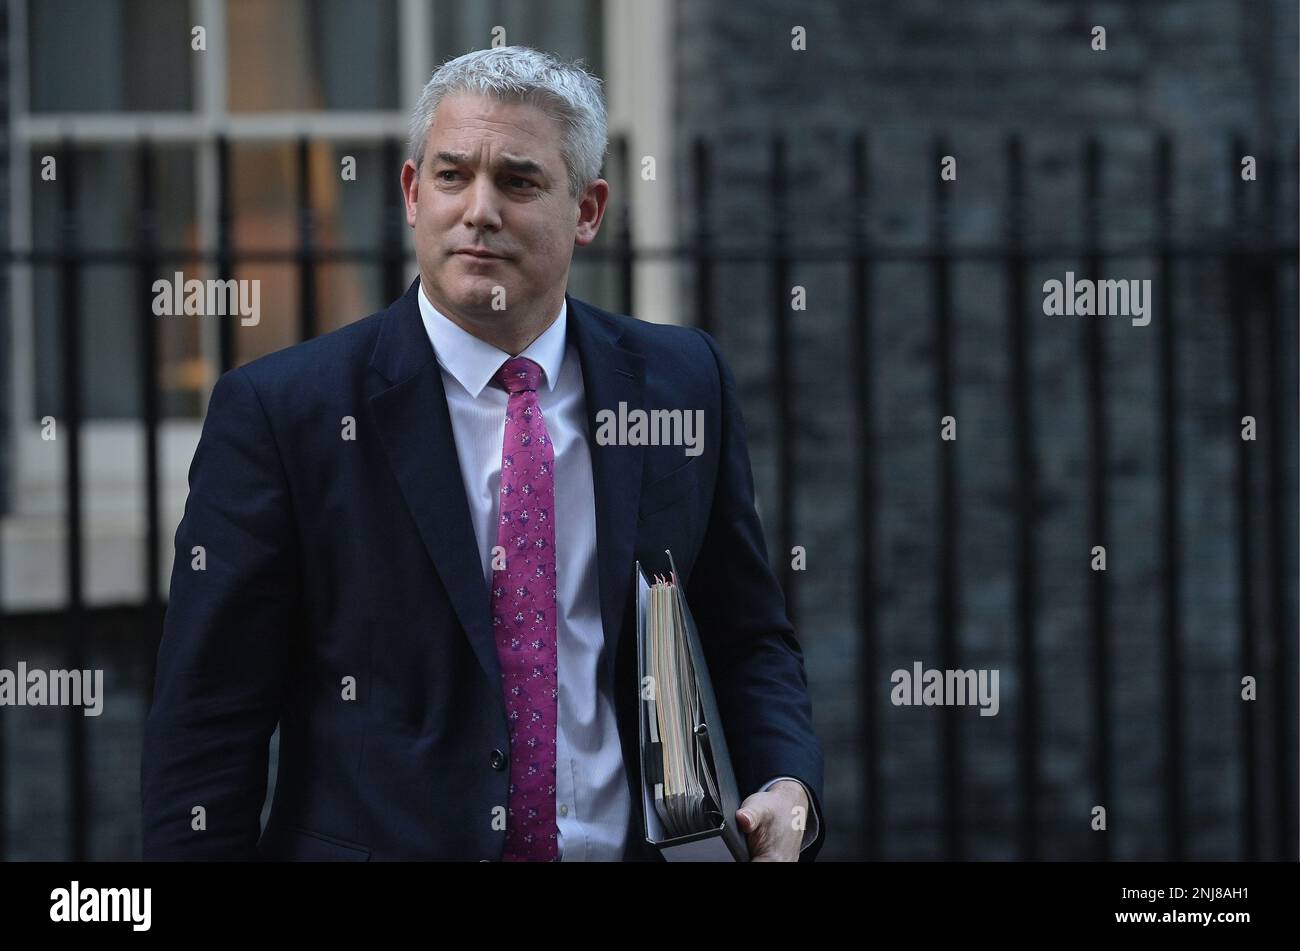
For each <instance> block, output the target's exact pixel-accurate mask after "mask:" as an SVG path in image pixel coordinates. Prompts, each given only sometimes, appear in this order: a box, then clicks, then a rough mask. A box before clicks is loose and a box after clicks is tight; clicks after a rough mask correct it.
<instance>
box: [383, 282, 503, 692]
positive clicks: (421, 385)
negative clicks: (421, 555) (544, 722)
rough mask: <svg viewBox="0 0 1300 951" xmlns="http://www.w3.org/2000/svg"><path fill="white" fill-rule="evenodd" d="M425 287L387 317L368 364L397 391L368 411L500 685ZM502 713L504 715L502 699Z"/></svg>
mask: <svg viewBox="0 0 1300 951" xmlns="http://www.w3.org/2000/svg"><path fill="white" fill-rule="evenodd" d="M419 283H420V281H419V278H418V277H417V278H416V279H415V282H414V283H412V284H411V286H410V288H409V289H408V290H407V292H406V293H405V294H404V295H403V296H402V297H401V299H400V300H398V301H397V302H396V303H394V304H393V305H392V307H390V308H389V310H388V312H387V315H386V316H385V318H384V326H383V329H382V330H381V331H380V335H379V339H378V341H377V342H376V344H375V352H374V355H373V356H372V357H371V361H370V365H371V366H372V367H374V368H375V369H376V370H377V371H379V373H380V374H381V375H382V376H383V377H384V378H385V379H386V380H387V381H389V383H391V384H392V385H391V386H389V387H387V388H386V389H382V390H380V391H379V392H377V393H375V394H374V395H372V396H371V397H370V408H371V413H372V417H373V419H374V422H375V426H376V427H377V428H378V430H379V437H380V441H381V442H382V443H383V446H384V450H385V452H386V453H387V455H388V462H389V465H390V466H391V467H392V469H393V473H394V475H396V476H397V482H398V484H399V485H400V486H401V489H402V497H403V499H405V501H406V505H407V507H408V508H409V509H410V510H411V514H412V516H414V518H415V524H416V526H417V527H418V528H419V532H420V537H421V539H422V540H423V541H424V547H425V549H426V550H427V551H428V552H429V557H430V558H431V559H432V560H433V564H434V567H435V568H436V569H437V571H438V576H439V577H440V578H441V579H442V583H443V585H444V587H445V588H446V589H447V594H448V596H449V597H450V599H451V604H452V607H453V608H454V609H455V611H456V616H457V617H458V618H459V619H460V623H461V626H462V627H463V628H464V629H465V633H466V635H467V636H468V637H469V641H470V645H471V646H472V647H473V650H474V654H475V655H476V656H477V657H478V660H479V663H480V664H481V665H482V667H483V671H484V672H485V673H486V674H487V675H488V678H489V681H490V682H491V683H493V684H496V683H499V682H500V679H501V663H500V661H499V660H498V659H497V649H496V642H495V639H494V637H493V634H492V617H491V610H492V606H491V600H490V597H489V592H488V587H487V583H486V581H484V579H483V567H482V560H481V559H480V557H479V553H478V543H477V541H476V540H475V538H474V527H473V525H472V524H471V522H470V518H469V503H468V502H466V500H465V484H464V482H463V481H462V479H461V474H460V462H459V460H458V458H457V455H456V442H455V438H454V436H453V433H452V428H451V413H450V411H449V410H448V409H447V395H446V392H445V390H444V389H443V385H442V371H441V369H440V368H439V367H438V361H437V359H436V358H435V356H434V352H433V345H432V344H431V343H430V342H429V335H428V333H427V332H426V331H425V329H424V322H423V321H422V320H421V319H420V305H419V301H418V298H417V293H418V288H419ZM501 710H502V716H504V715H505V700H504V698H501Z"/></svg>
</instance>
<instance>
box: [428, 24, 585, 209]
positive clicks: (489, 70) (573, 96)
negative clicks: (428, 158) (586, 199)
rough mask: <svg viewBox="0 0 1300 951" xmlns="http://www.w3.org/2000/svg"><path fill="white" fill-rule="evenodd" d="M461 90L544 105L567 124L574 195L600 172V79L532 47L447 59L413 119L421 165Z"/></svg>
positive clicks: (564, 146) (565, 151) (566, 153)
mask: <svg viewBox="0 0 1300 951" xmlns="http://www.w3.org/2000/svg"><path fill="white" fill-rule="evenodd" d="M458 92H471V93H478V94H480V95H487V96H492V97H494V98H496V99H498V100H501V101H503V102H522V103H526V104H528V105H533V106H537V107H538V108H540V109H542V110H544V111H545V112H546V113H547V114H548V115H550V116H551V117H552V118H553V119H555V120H557V121H558V122H559V123H560V125H561V127H562V128H563V134H562V139H561V146H560V153H561V155H563V157H564V165H565V167H566V169H567V170H568V173H569V194H570V195H572V196H573V197H574V198H577V197H578V196H579V195H581V194H582V192H583V189H585V188H586V187H587V186H588V185H589V184H591V183H592V182H593V181H595V180H596V179H597V178H599V177H600V167H601V164H602V163H603V162H604V160H605V149H606V147H607V145H608V132H607V121H606V117H605V103H604V101H603V100H602V98H601V94H600V80H599V79H598V78H596V77H595V76H593V75H591V74H590V73H588V72H587V71H586V70H585V69H584V68H583V67H582V61H581V60H578V61H577V62H575V63H572V64H570V63H565V62H562V61H560V60H558V59H556V58H555V57H554V56H551V55H550V54H549V53H542V52H539V51H538V50H535V49H530V48H529V47H527V46H499V47H496V48H494V49H485V50H474V51H473V52H471V53H466V54H465V55H463V56H458V57H456V58H455V59H452V60H448V61H447V62H445V63H443V64H442V65H441V66H439V67H438V68H437V69H436V70H434V72H433V76H432V77H431V78H430V79H429V82H428V83H426V84H425V87H424V91H423V92H421V93H420V98H419V100H418V101H417V102H416V104H415V109H414V111H413V112H412V113H411V122H410V142H409V148H410V156H411V161H413V162H414V163H415V167H416V169H417V170H418V169H419V168H420V166H421V165H422V164H423V162H424V146H425V140H426V139H428V137H429V129H431V128H432V127H433V120H434V116H435V113H436V111H437V109H438V103H440V102H441V101H442V100H443V98H444V97H446V96H449V95H451V94H452V93H458Z"/></svg>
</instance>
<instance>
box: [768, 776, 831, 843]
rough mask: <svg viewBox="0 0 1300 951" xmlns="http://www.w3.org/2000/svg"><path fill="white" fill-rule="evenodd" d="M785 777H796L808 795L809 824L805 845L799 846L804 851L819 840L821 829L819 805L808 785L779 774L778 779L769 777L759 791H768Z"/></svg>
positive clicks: (804, 839) (804, 831) (805, 830)
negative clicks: (818, 815)
mask: <svg viewBox="0 0 1300 951" xmlns="http://www.w3.org/2000/svg"><path fill="white" fill-rule="evenodd" d="M783 779H794V781H795V782H796V783H798V784H799V785H800V786H803V793H804V795H805V796H807V797H808V824H807V826H806V827H805V828H804V830H803V845H801V846H799V851H800V852H802V851H803V850H804V849H806V848H808V846H810V845H812V844H813V843H814V842H816V841H817V836H818V835H819V833H820V830H821V823H820V822H819V821H818V819H817V807H816V806H814V805H813V797H812V793H810V792H809V791H808V787H807V786H806V785H805V784H804V782H803V780H801V779H795V778H794V777H793V776H778V777H776V779H769V780H768V781H767V782H765V783H764V784H763V785H762V786H760V787H759V790H758V791H759V792H767V791H768V790H769V789H771V788H772V787H773V786H774V785H776V784H777V783H779V782H780V781H781V780H783Z"/></svg>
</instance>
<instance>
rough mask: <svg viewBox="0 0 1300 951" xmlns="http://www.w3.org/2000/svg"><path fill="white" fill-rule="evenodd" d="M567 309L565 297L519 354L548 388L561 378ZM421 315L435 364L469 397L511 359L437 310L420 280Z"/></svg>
mask: <svg viewBox="0 0 1300 951" xmlns="http://www.w3.org/2000/svg"><path fill="white" fill-rule="evenodd" d="M568 309H569V301H568V298H567V297H566V298H565V299H564V300H563V301H562V302H561V303H560V315H559V316H558V317H557V318H556V319H555V320H553V321H552V322H551V326H549V327H547V328H546V330H544V331H543V332H542V334H541V336H539V337H538V338H537V339H536V340H534V341H533V342H532V343H530V344H529V345H528V348H527V349H526V350H524V352H523V353H521V354H519V356H521V357H527V358H528V359H529V360H532V361H533V362H534V363H536V364H537V365H538V366H540V367H541V368H542V374H543V377H544V378H545V380H546V388H547V389H548V390H554V389H555V384H556V382H557V381H558V380H559V379H560V367H561V366H562V365H563V363H564V345H565V331H566V329H567V319H568ZM420 317H421V319H422V320H423V321H424V329H425V332H426V333H428V335H429V342H430V343H431V344H433V352H434V354H435V355H436V356H437V358H438V365H439V366H441V367H442V368H443V369H444V370H446V371H447V372H448V373H450V374H451V375H452V376H454V377H455V378H456V380H457V382H458V383H460V385H461V386H463V387H464V388H465V390H466V391H467V392H468V393H469V395H470V396H472V397H474V398H475V399H478V395H479V394H480V393H482V392H483V387H485V386H487V385H488V384H489V383H490V382H492V377H493V376H495V375H496V372H497V370H499V369H501V364H502V363H504V362H505V361H506V360H509V359H510V357H511V354H508V353H506V352H505V351H504V350H498V349H497V348H496V347H494V346H492V344H490V343H488V342H487V341H486V340H480V339H479V338H478V337H475V336H474V335H473V334H472V333H470V332H469V331H467V330H465V329H463V328H462V327H460V326H458V325H457V324H455V323H454V322H452V320H451V319H450V318H449V317H446V316H444V315H443V314H441V313H439V312H438V310H437V308H435V307H434V306H433V304H432V303H430V302H429V298H428V297H426V296H425V294H424V283H423V282H421V283H420Z"/></svg>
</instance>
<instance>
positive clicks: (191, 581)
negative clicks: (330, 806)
mask: <svg viewBox="0 0 1300 951" xmlns="http://www.w3.org/2000/svg"><path fill="white" fill-rule="evenodd" d="M189 484H190V492H189V498H188V499H187V500H186V503H185V514H184V517H183V518H182V520H181V523H180V526H179V527H178V528H177V530H176V557H175V562H174V564H173V568H172V576H171V590H170V594H169V599H168V607H167V613H166V618H165V620H164V623H163V634H162V641H161V644H160V646H159V651H158V665H157V674H156V679H155V684H154V695H153V704H152V707H151V708H150V711H149V715H148V717H147V719H146V722H145V730H144V742H143V754H142V757H141V800H142V839H143V856H144V858H145V859H146V860H171V859H203V860H214V859H216V860H223V859H230V860H249V859H255V858H256V857H257V840H258V837H259V834H260V817H261V812H262V806H263V803H264V800H265V798H266V785H267V753H268V744H269V741H270V737H271V734H272V733H273V732H274V730H275V727H276V723H277V722H278V720H279V715H280V706H281V704H280V701H281V695H282V686H283V685H282V677H283V672H284V670H285V666H286V653H287V644H288V642H289V638H290V636H291V632H292V631H293V629H294V625H295V624H296V623H297V621H298V614H299V603H300V598H299V590H300V588H299V569H298V565H299V554H298V551H297V548H296V542H295V538H296V533H295V530H294V519H293V513H292V510H291V502H290V495H289V490H288V486H287V481H286V477H285V473H284V469H283V467H282V465H281V462H280V456H279V451H278V449H277V447H276V444H275V439H274V436H273V434H272V431H271V427H270V424H269V421H268V419H267V416H266V413H265V411H264V409H263V407H262V404H261V402H260V400H259V398H258V396H257V393H256V392H255V391H254V389H253V386H252V384H251V382H250V381H249V380H248V379H247V377H246V375H245V374H244V373H243V372H242V371H240V370H234V371H232V372H230V373H226V374H225V375H223V376H222V377H221V378H220V379H219V380H218V381H217V384H216V386H215V387H214V389H213V391H212V397H211V400H210V401H209V406H208V414H207V418H206V420H205V421H204V424H203V431H202V434H201V436H200V438H199V444H198V448H197V449H196V450H195V453H194V459H193V461H192V462H191V464H190V472H189ZM196 549H201V552H199V551H196ZM199 559H201V561H200V560H199Z"/></svg>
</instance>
